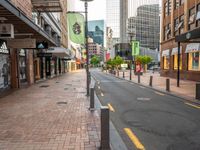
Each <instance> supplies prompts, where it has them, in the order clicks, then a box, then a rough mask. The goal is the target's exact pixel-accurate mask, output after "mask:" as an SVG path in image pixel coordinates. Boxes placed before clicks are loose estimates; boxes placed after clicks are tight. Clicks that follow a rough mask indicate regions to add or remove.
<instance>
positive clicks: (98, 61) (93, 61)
mask: <svg viewBox="0 0 200 150" xmlns="http://www.w3.org/2000/svg"><path fill="white" fill-rule="evenodd" d="M90 63H91V64H92V65H93V66H94V67H95V66H97V65H98V64H99V63H100V58H99V57H98V56H96V55H94V56H93V57H92V58H91V61H90Z"/></svg>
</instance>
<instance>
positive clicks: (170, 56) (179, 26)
mask: <svg viewBox="0 0 200 150" xmlns="http://www.w3.org/2000/svg"><path fill="white" fill-rule="evenodd" d="M161 30H162V31H161V69H162V71H161V75H162V76H169V77H177V69H178V43H177V42H175V37H179V38H178V39H179V40H180V39H181V40H182V41H185V43H183V42H182V43H181V45H180V50H181V51H180V53H181V54H180V66H179V68H180V78H182V79H189V80H194V81H200V43H199V42H195V43H192V41H194V40H196V41H199V39H200V36H199V33H200V1H197V0H163V1H162V26H161ZM194 35H195V38H196V39H194ZM188 42H190V43H188Z"/></svg>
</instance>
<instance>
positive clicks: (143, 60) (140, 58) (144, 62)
mask: <svg viewBox="0 0 200 150" xmlns="http://www.w3.org/2000/svg"><path fill="white" fill-rule="evenodd" d="M152 60H153V59H152V57H150V56H147V55H145V56H141V55H139V56H137V57H136V62H139V63H140V64H141V65H142V66H143V68H144V72H146V70H147V64H148V63H150V62H152Z"/></svg>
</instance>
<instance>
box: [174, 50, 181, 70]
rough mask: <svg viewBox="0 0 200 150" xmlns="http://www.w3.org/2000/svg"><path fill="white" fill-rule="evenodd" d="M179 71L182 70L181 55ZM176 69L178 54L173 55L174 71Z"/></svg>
mask: <svg viewBox="0 0 200 150" xmlns="http://www.w3.org/2000/svg"><path fill="white" fill-rule="evenodd" d="M179 68H180V70H182V55H180V65H179ZM177 69H178V54H175V55H174V70H177Z"/></svg>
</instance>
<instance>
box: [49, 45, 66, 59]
mask: <svg viewBox="0 0 200 150" xmlns="http://www.w3.org/2000/svg"><path fill="white" fill-rule="evenodd" d="M47 53H52V56H56V57H60V58H65V57H70V52H69V49H66V48H63V47H50V48H49V49H48V50H47Z"/></svg>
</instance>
